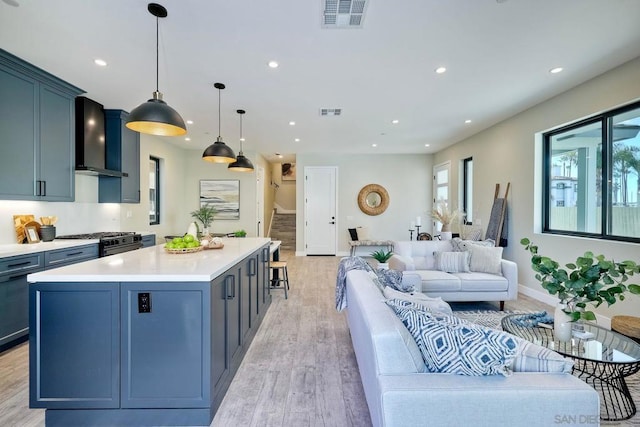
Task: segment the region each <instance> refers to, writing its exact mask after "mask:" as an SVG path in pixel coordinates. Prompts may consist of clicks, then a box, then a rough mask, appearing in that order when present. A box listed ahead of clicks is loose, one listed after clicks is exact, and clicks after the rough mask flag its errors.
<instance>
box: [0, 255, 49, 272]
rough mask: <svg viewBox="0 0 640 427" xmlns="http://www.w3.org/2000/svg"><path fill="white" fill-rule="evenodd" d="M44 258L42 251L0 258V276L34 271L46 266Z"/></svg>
mask: <svg viewBox="0 0 640 427" xmlns="http://www.w3.org/2000/svg"><path fill="white" fill-rule="evenodd" d="M43 259H44V257H43V253H42V252H38V253H35V254H29V255H17V256H10V257H6V258H0V276H4V275H9V276H11V275H14V274H17V273H21V274H22V273H25V274H26V273H32V272H33V271H35V270H36V269H39V268H42V267H43V266H44V263H43Z"/></svg>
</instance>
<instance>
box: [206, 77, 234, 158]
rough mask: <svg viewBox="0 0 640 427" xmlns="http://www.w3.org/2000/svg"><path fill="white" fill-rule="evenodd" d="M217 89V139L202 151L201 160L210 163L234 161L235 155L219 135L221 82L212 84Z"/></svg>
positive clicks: (222, 87) (222, 86)
mask: <svg viewBox="0 0 640 427" xmlns="http://www.w3.org/2000/svg"><path fill="white" fill-rule="evenodd" d="M213 87H215V88H216V89H218V139H217V140H216V142H214V143H213V144H211V145H210V146H208V147H207V149H206V150H204V153H202V160H206V161H207V162H212V163H233V162H235V161H236V155H235V154H234V153H233V150H232V149H231V148H229V147H228V146H227V144H225V143H224V142H223V141H222V137H221V136H220V91H221V90H222V89H224V88H225V86H224V85H223V84H222V83H215V84H214V85H213Z"/></svg>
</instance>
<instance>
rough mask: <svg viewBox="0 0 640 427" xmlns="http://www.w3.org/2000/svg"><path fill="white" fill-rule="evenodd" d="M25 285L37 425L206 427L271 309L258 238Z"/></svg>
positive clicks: (120, 259)
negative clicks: (40, 414)
mask: <svg viewBox="0 0 640 427" xmlns="http://www.w3.org/2000/svg"><path fill="white" fill-rule="evenodd" d="M224 244H225V246H224V248H223V249H215V250H202V251H200V252H195V253H188V254H168V253H166V252H165V251H164V248H163V247H162V245H158V246H153V247H148V248H144V249H140V250H137V251H132V252H127V253H123V254H118V255H113V256H110V257H105V258H99V259H96V260H92V261H88V262H85V263H82V264H77V265H71V266H68V267H62V268H58V269H54V270H50V271H43V272H39V273H34V274H30V275H29V276H28V277H27V279H28V280H29V282H30V285H29V308H30V311H29V320H30V331H29V343H30V348H29V352H30V354H29V369H30V379H29V381H30V391H29V393H30V395H29V398H30V406H31V407H32V408H47V411H46V414H45V420H46V425H48V426H54V425H65V426H66V425H74V426H82V425H118V426H146V425H209V424H210V423H211V421H212V419H213V416H214V414H215V411H216V410H217V408H218V406H219V405H220V402H221V401H222V398H223V397H224V394H225V392H226V390H227V388H228V387H229V384H230V383H231V380H232V378H233V376H234V374H235V372H236V371H237V369H238V367H239V365H240V362H241V361H242V358H243V356H244V354H245V352H246V350H247V349H248V347H249V345H250V343H251V340H252V339H253V336H254V335H255V333H256V331H257V329H258V327H259V325H260V323H261V321H262V318H263V317H264V315H265V313H266V311H267V309H268V307H269V304H270V301H271V296H270V295H269V252H270V251H269V246H270V241H269V240H268V239H264V238H242V239H239V238H236V239H224Z"/></svg>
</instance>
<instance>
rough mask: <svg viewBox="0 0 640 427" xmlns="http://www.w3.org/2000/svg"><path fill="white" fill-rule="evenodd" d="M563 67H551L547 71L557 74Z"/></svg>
mask: <svg viewBox="0 0 640 427" xmlns="http://www.w3.org/2000/svg"><path fill="white" fill-rule="evenodd" d="M563 69H564V68H562V67H556V68H552V69H550V70H549V72H550V73H551V74H558V73H559V72H561V71H562V70H563Z"/></svg>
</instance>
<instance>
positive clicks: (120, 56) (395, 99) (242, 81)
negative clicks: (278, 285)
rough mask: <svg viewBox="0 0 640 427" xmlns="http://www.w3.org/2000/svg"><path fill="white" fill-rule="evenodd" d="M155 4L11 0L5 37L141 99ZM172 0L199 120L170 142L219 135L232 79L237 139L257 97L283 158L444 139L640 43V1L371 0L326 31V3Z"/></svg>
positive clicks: (87, 79) (174, 32) (85, 84)
mask: <svg viewBox="0 0 640 427" xmlns="http://www.w3.org/2000/svg"><path fill="white" fill-rule="evenodd" d="M147 3H148V1H146V0H109V1H98V0H91V1H87V0H1V1H0V41H1V44H0V47H2V48H3V49H5V50H7V51H9V52H11V53H13V54H14V55H17V56H19V57H21V58H23V59H25V60H26V61H29V62H31V63H33V64H35V65H37V66H39V67H40V68H43V69H45V70H47V71H49V72H51V73H53V74H54V75H56V76H58V77H60V78H62V79H64V80H66V81H68V82H70V83H72V84H75V85H76V86H79V87H80V88H82V89H84V90H85V91H86V92H87V95H86V96H88V97H90V98H92V99H95V100H96V101H98V102H100V103H102V104H103V105H104V106H105V108H122V109H125V110H131V109H133V108H134V107H135V106H137V105H138V104H140V103H142V102H143V101H146V100H147V99H149V98H151V94H152V92H153V90H154V89H155V25H156V22H155V17H153V16H152V15H150V14H149V12H147ZM160 3H161V4H162V5H164V6H165V7H166V8H167V10H168V12H169V16H168V17H167V18H166V19H161V20H160V91H161V92H163V93H164V99H165V101H167V103H168V104H169V105H171V106H172V107H173V108H175V109H176V110H177V111H178V112H179V113H180V114H181V115H182V117H183V118H184V119H185V120H193V121H194V124H193V125H190V126H188V135H187V136H188V137H190V138H191V141H189V142H187V141H184V137H173V138H170V140H171V141H172V142H173V143H176V144H178V145H180V146H184V147H186V148H193V149H196V150H200V151H201V150H204V148H205V147H206V146H208V145H209V144H211V143H212V142H214V141H215V138H216V136H217V135H218V93H217V91H216V89H214V88H213V83H214V82H221V83H224V84H226V86H227V88H226V90H224V91H222V132H221V135H222V138H223V140H224V141H225V142H227V144H229V145H230V146H231V147H232V148H233V149H234V151H236V152H237V151H238V150H239V133H240V130H239V117H238V115H237V114H236V112H235V111H236V109H239V108H242V109H245V110H246V111H247V114H245V116H244V117H243V134H244V136H245V138H246V142H245V143H244V150H245V151H256V152H260V153H263V154H264V155H265V156H266V157H267V158H268V159H270V160H274V156H273V154H274V153H276V152H279V153H283V154H285V153H286V154H295V153H313V152H335V153H432V152H436V151H438V150H440V149H442V148H443V147H446V146H448V145H451V144H453V143H455V142H458V141H460V140H462V139H464V138H466V137H468V136H470V135H472V134H474V133H476V132H479V131H480V130H482V129H485V128H487V127H489V126H491V125H493V124H495V123H497V122H499V121H501V120H504V119H506V118H508V117H510V116H512V115H514V114H516V113H518V112H520V111H523V110H525V109H527V108H529V107H531V106H533V105H535V104H537V103H539V102H541V101H543V100H545V99H548V98H550V97H552V96H554V95H556V94H558V93H561V92H563V91H566V90H567V89H570V88H572V87H574V86H576V85H578V84H580V83H582V82H584V81H586V80H588V79H590V78H592V77H594V76H597V75H599V74H601V73H603V72H605V71H607V70H609V69H612V68H614V67H616V66H618V65H620V64H622V63H624V62H627V61H629V60H631V59H633V58H636V57H638V56H640V1H638V0H506V1H505V0H395V1H389V0H369V4H368V6H367V10H366V14H365V18H364V24H363V26H362V28H359V29H322V27H321V17H322V10H323V8H322V2H321V0H304V1H303V0H270V1H266V0H251V1H249V0H232V1H229V0H227V1H222V0H209V1H198V0H164V1H161V2H160ZM16 5H17V6H16ZM95 58H102V59H104V60H106V61H107V62H108V64H109V65H108V66H107V67H102V68H101V67H98V66H96V65H95V64H94V63H93V60H94V59H95ZM270 60H277V61H278V62H279V63H280V67H279V68H277V69H271V68H269V67H268V66H267V63H268V62H269V61H270ZM440 66H445V67H447V70H448V71H447V72H446V73H444V74H436V73H435V72H434V70H435V69H436V68H437V67H440ZM558 66H559V67H563V68H564V71H563V72H561V73H559V74H550V73H549V70H550V69H551V68H553V67H558ZM320 108H342V115H341V116H339V117H320V114H319V109H320ZM393 119H397V120H399V123H398V124H395V125H394V124H392V123H391V121H392V120H393ZM467 119H470V120H472V122H471V123H470V124H465V123H464V121H465V120H467ZM289 121H295V122H296V125H295V126H290V125H289ZM294 138H300V141H299V142H294ZM372 144H377V147H375V148H374V147H372ZM425 144H429V145H430V146H429V147H428V148H427V147H425Z"/></svg>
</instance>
